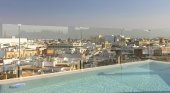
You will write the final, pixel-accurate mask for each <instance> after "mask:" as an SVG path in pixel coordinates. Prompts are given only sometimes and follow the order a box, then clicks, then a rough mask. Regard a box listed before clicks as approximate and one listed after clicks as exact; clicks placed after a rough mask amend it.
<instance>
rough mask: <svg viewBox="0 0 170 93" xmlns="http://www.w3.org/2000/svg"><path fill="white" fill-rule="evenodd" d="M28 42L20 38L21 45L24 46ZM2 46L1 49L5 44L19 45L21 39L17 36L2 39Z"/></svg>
mask: <svg viewBox="0 0 170 93" xmlns="http://www.w3.org/2000/svg"><path fill="white" fill-rule="evenodd" d="M27 42H28V40H27V38H20V44H24V43H27ZM0 44H2V45H1V47H2V46H3V44H9V45H19V38H15V36H13V37H12V38H0Z"/></svg>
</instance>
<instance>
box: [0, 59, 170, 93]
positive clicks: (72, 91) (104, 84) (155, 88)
mask: <svg viewBox="0 0 170 93" xmlns="http://www.w3.org/2000/svg"><path fill="white" fill-rule="evenodd" d="M100 68H103V67H100ZM100 68H99V69H98V68H97V69H95V70H93V69H92V70H91V71H85V72H81V73H73V74H69V75H61V76H56V77H48V78H42V79H36V80H28V81H24V82H21V83H25V86H23V87H21V88H10V87H9V86H10V85H11V84H6V85H3V86H1V88H0V89H1V92H0V93H170V63H165V62H157V61H144V62H138V63H128V64H121V65H115V66H108V67H104V68H103V69H100Z"/></svg>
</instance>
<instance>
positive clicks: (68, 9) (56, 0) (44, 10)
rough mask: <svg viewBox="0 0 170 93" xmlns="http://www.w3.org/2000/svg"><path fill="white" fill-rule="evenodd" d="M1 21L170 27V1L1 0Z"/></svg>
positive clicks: (113, 26) (143, 27)
mask: <svg viewBox="0 0 170 93" xmlns="http://www.w3.org/2000/svg"><path fill="white" fill-rule="evenodd" d="M0 23H3V24H31V25H34V24H35V25H57V26H87V27H109V28H127V29H128V28H129V29H132V28H142V29H145V28H170V0H0Z"/></svg>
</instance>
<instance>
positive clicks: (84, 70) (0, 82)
mask: <svg viewBox="0 0 170 93" xmlns="http://www.w3.org/2000/svg"><path fill="white" fill-rule="evenodd" d="M150 61H153V60H145V61H136V62H128V63H123V64H114V65H107V66H101V67H93V68H86V69H80V70H73V71H64V72H56V73H49V74H41V75H35V76H28V77H20V78H13V79H7V80H0V85H4V84H11V83H19V82H24V81H28V80H36V79H43V78H49V77H55V76H63V75H69V74H76V73H82V72H89V71H95V70H102V69H107V68H112V67H118V66H121V65H133V64H139V63H145V62H150ZM157 62H159V61H157ZM160 62H162V61H160ZM165 63H168V62H165ZM169 64H170V63H169Z"/></svg>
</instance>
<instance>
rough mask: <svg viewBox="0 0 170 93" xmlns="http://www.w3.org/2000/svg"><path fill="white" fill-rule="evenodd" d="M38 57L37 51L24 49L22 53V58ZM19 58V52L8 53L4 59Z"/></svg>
mask: <svg viewBox="0 0 170 93" xmlns="http://www.w3.org/2000/svg"><path fill="white" fill-rule="evenodd" d="M35 55H38V51H37V50H33V49H24V50H21V51H20V57H22V58H26V57H32V56H35ZM18 57H19V51H6V53H5V56H4V58H5V59H12V58H18Z"/></svg>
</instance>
